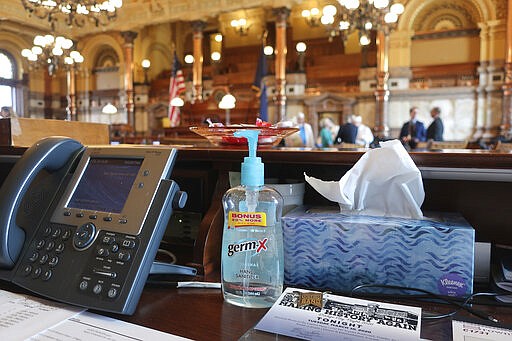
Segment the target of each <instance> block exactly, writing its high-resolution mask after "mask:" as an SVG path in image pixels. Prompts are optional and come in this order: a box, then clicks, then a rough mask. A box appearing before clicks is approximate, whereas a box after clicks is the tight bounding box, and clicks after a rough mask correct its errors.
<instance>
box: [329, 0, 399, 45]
mask: <svg viewBox="0 0 512 341" xmlns="http://www.w3.org/2000/svg"><path fill="white" fill-rule="evenodd" d="M338 5H339V9H338V8H337V7H336V6H334V5H327V6H325V7H324V8H323V10H322V13H323V15H322V18H321V22H322V24H324V25H325V26H326V27H327V28H328V30H329V40H330V41H332V39H333V37H335V36H337V35H341V37H342V39H343V40H344V41H345V40H346V39H347V37H348V36H349V35H350V34H351V33H352V32H354V31H358V32H359V44H360V45H363V46H364V45H369V44H370V43H371V40H370V36H371V31H372V30H384V31H386V32H388V33H389V31H390V30H392V29H394V28H395V26H396V24H397V22H398V17H399V15H400V14H402V13H403V12H404V10H405V8H404V5H403V4H401V3H400V2H397V1H392V0H391V1H390V0H338Z"/></svg>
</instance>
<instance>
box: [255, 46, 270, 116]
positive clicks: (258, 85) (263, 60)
mask: <svg viewBox="0 0 512 341" xmlns="http://www.w3.org/2000/svg"><path fill="white" fill-rule="evenodd" d="M266 75H267V56H265V54H264V53H263V46H262V47H261V51H260V57H259V60H258V66H257V68H256V75H255V76H254V83H252V89H253V90H255V91H256V92H257V96H258V97H259V98H260V119H262V120H263V121H268V102H267V91H266V90H267V88H266V86H265V84H264V83H263V77H265V76H266Z"/></svg>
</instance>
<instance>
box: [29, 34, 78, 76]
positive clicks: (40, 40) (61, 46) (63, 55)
mask: <svg viewBox="0 0 512 341" xmlns="http://www.w3.org/2000/svg"><path fill="white" fill-rule="evenodd" d="M72 47H73V41H72V40H71V39H68V38H65V37H63V36H57V37H55V36H54V35H51V34H47V35H45V36H41V35H37V36H36V37H35V38H34V46H32V48H31V49H23V50H22V51H21V55H22V56H23V57H25V58H27V59H28V60H29V61H30V62H33V63H34V64H35V65H36V66H38V65H45V66H46V67H48V73H49V74H50V76H53V75H54V74H55V72H56V71H57V69H58V68H59V67H61V66H66V67H71V66H76V65H77V64H80V63H82V62H83V61H84V57H83V56H82V55H81V54H80V52H78V51H77V50H75V49H72Z"/></svg>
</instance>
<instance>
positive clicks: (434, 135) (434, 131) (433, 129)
mask: <svg viewBox="0 0 512 341" xmlns="http://www.w3.org/2000/svg"><path fill="white" fill-rule="evenodd" d="M440 115H441V109H440V108H439V107H434V108H432V110H430V116H432V118H433V119H434V120H433V121H432V123H430V125H429V126H428V129H427V140H428V141H430V140H433V141H442V140H443V133H444V126H443V121H442V120H441V117H439V116H440Z"/></svg>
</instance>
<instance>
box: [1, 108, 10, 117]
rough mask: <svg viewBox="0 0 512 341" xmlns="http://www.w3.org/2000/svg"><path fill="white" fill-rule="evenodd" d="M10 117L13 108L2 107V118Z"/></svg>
mask: <svg viewBox="0 0 512 341" xmlns="http://www.w3.org/2000/svg"><path fill="white" fill-rule="evenodd" d="M9 117H11V108H9V107H2V110H1V111H0V118H9Z"/></svg>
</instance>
